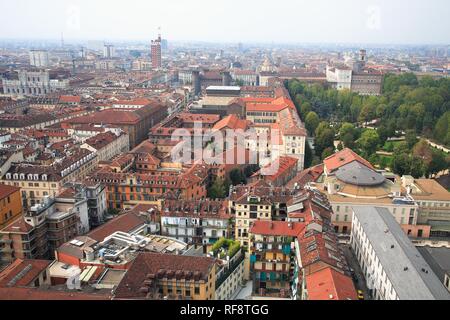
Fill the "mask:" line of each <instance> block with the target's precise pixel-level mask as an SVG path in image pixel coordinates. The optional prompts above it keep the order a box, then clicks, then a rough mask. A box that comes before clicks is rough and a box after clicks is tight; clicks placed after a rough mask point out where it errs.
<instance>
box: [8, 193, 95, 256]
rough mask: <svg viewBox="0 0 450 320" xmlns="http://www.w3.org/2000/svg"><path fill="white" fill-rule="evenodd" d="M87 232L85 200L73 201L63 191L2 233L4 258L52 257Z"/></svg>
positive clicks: (30, 210)
mask: <svg viewBox="0 0 450 320" xmlns="http://www.w3.org/2000/svg"><path fill="white" fill-rule="evenodd" d="M88 231H89V218H88V210H87V200H86V199H70V198H69V197H68V196H67V195H65V193H64V192H63V193H61V194H60V195H59V196H58V197H56V198H49V197H47V198H44V199H43V201H42V202H41V204H39V205H35V206H33V207H31V208H30V209H29V210H28V211H27V212H26V213H25V214H24V216H23V217H20V218H19V219H17V220H16V221H14V222H13V223H11V224H9V225H8V226H7V227H6V228H4V229H2V230H1V231H0V235H1V238H2V242H3V246H2V248H1V251H2V253H3V255H2V258H3V259H4V260H5V261H13V260H14V259H15V258H20V259H36V258H49V257H52V256H53V253H54V250H55V249H56V248H58V247H59V246H60V245H62V244H63V243H65V242H67V241H69V240H70V239H72V238H74V237H75V236H77V235H80V234H84V233H86V232H88Z"/></svg>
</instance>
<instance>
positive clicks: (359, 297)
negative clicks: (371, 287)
mask: <svg viewBox="0 0 450 320" xmlns="http://www.w3.org/2000/svg"><path fill="white" fill-rule="evenodd" d="M358 299H359V300H364V292H362V291H361V290H358Z"/></svg>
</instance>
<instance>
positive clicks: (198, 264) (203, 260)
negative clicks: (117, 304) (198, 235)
mask: <svg viewBox="0 0 450 320" xmlns="http://www.w3.org/2000/svg"><path fill="white" fill-rule="evenodd" d="M215 261H216V260H215V259H212V258H208V257H196V256H182V255H171V254H158V253H149V252H147V253H141V254H139V255H138V256H137V257H136V259H135V260H134V261H133V264H132V265H131V267H130V269H129V270H128V271H127V273H126V274H125V277H124V278H123V279H122V281H121V282H120V284H119V286H118V287H117V289H116V291H115V298H116V299H130V298H135V299H144V298H146V296H147V294H146V293H142V292H141V291H140V289H141V288H142V287H143V285H144V281H146V280H148V279H147V277H148V275H154V276H155V277H157V276H158V273H159V272H161V271H165V272H169V271H172V272H173V274H174V275H176V274H177V272H181V274H182V276H183V278H186V277H189V278H190V279H193V278H195V277H196V274H197V276H198V280H200V279H203V280H205V279H207V277H208V275H209V273H210V270H211V268H212V267H213V266H214V264H215ZM187 274H189V275H187ZM174 278H175V277H174Z"/></svg>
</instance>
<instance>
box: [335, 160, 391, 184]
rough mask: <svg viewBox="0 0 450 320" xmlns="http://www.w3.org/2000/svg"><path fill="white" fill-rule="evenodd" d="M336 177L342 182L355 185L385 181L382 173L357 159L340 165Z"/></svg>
mask: <svg viewBox="0 0 450 320" xmlns="http://www.w3.org/2000/svg"><path fill="white" fill-rule="evenodd" d="M336 177H337V178H338V179H339V180H341V181H343V182H346V183H348V184H352V185H357V186H378V185H381V184H383V183H384V182H385V181H386V178H385V177H384V176H383V175H382V174H379V173H378V172H376V171H374V170H372V169H370V168H368V167H366V166H365V165H363V164H361V163H360V162H358V161H353V162H350V163H348V164H346V165H345V166H342V167H340V168H339V169H338V171H337V172H336Z"/></svg>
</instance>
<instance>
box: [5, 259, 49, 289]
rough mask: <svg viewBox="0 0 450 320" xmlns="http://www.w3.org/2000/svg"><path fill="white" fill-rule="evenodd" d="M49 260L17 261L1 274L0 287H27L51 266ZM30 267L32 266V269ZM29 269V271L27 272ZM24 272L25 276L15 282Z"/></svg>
mask: <svg viewBox="0 0 450 320" xmlns="http://www.w3.org/2000/svg"><path fill="white" fill-rule="evenodd" d="M50 263H51V261H47V260H21V259H17V260H15V261H14V262H13V263H12V264H10V265H9V266H8V267H6V268H5V269H4V270H3V271H2V272H1V273H0V287H26V286H30V285H32V282H33V281H34V280H35V279H36V278H37V277H38V276H39V275H40V274H41V273H42V272H43V271H44V270H45V269H47V267H48V266H49V265H50ZM29 266H31V268H30V269H28V268H29ZM27 269H28V271H26V270H27ZM22 271H26V272H24V274H23V275H22V276H21V277H20V276H19V277H18V278H17V280H14V277H16V276H17V275H19V273H21V272H22Z"/></svg>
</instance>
